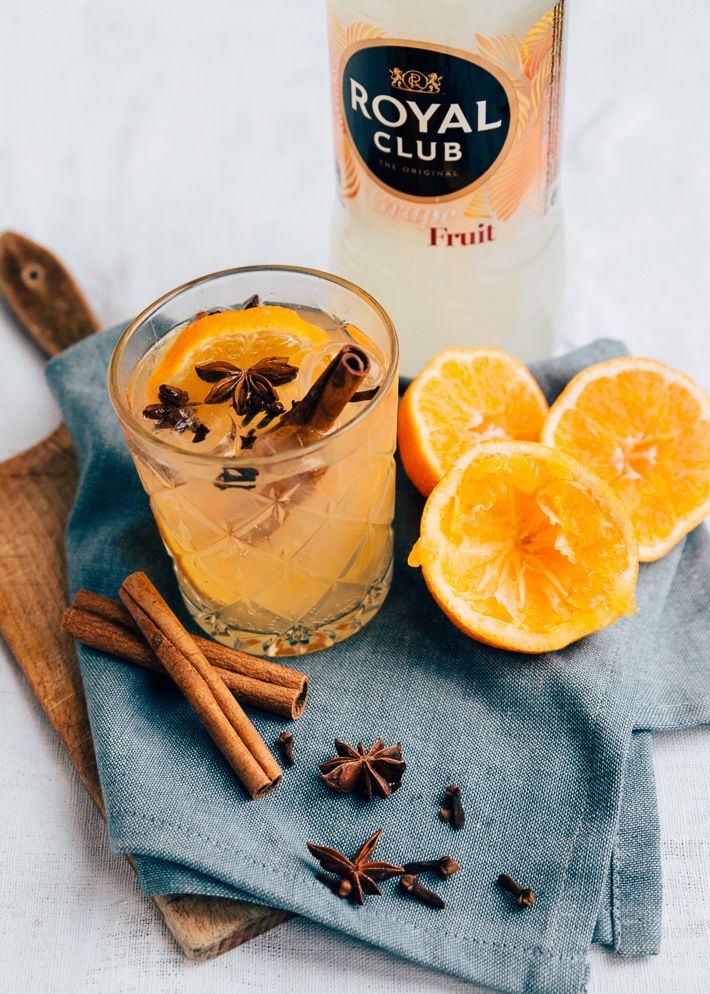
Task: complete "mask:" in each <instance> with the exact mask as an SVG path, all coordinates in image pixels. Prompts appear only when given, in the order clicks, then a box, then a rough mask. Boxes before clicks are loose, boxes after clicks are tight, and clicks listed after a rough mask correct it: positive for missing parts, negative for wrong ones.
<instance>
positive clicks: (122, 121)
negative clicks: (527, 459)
mask: <svg viewBox="0 0 710 994" xmlns="http://www.w3.org/2000/svg"><path fill="white" fill-rule="evenodd" d="M677 9H678V10H679V16H678V17H677V18H676V17H674V14H675V10H676V8H665V9H664V10H662V11H661V10H656V9H654V8H653V5H651V4H649V3H648V2H647V0H646V2H642V0H626V2H625V3H623V4H619V3H618V2H617V0H594V2H593V3H591V2H589V3H586V4H582V3H581V2H574V3H573V9H572V12H571V18H570V44H569V60H568V67H569V72H568V90H567V119H566V140H565V146H566V148H565V167H564V190H565V197H566V202H567V207H568V222H569V269H570V273H569V279H568V304H567V308H566V318H565V325H564V341H563V343H562V344H564V345H569V344H578V343H583V342H586V341H588V340H589V339H591V338H594V337H596V336H599V335H614V336H619V337H623V338H625V339H626V341H627V342H628V343H629V345H630V346H631V348H632V349H633V350H634V351H637V352H640V353H643V354H647V355H651V356H656V357H658V358H662V359H665V360H667V361H669V362H671V363H673V364H675V365H677V366H678V367H680V368H681V369H685V370H687V371H689V372H691V373H692V374H694V375H695V376H696V378H697V379H698V380H699V381H700V382H701V383H703V385H704V386H705V387H706V388H710V347H709V346H708V317H707V307H706V295H707V284H708V275H709V271H710V267H709V263H710V223H709V222H710V201H709V197H708V184H707V175H708V169H707V160H708V155H709V154H710V137H709V135H710V132H708V126H707V119H708V114H709V113H710V100H709V99H708V95H709V92H710V91H709V88H708V83H707V68H706V56H707V45H706V40H707V38H708V37H710V5H708V4H707V3H705V2H704V0H686V3H684V4H683V5H682V7H680V8H677ZM0 38H2V58H1V59H0V84H1V86H0V89H1V92H2V103H1V105H0V106H2V116H1V117H0V121H1V122H2V134H1V136H0V225H2V227H9V228H15V229H17V230H19V231H22V232H24V233H26V234H28V235H29V236H30V237H33V238H35V239H37V240H39V241H41V242H43V243H45V244H46V245H48V246H49V247H51V248H53V249H54V250H55V251H57V252H58V253H59V254H60V255H61V257H62V258H63V259H64V260H65V261H66V262H67V264H68V265H69V266H70V268H71V269H72V270H73V272H74V273H75V274H76V276H77V278H78V279H79V281H80V282H81V283H82V285H83V286H84V288H85V290H86V292H87V294H88V296H89V298H90V300H91V301H92V303H93V305H94V307H95V309H96V311H97V312H98V314H99V316H100V317H101V319H102V321H104V322H105V323H107V324H108V323H111V322H115V321H118V320H120V319H122V318H124V317H125V316H127V315H130V314H132V313H134V312H136V311H137V310H138V309H139V308H141V307H142V306H143V305H145V304H146V303H148V302H149V301H151V300H152V299H154V298H155V297H156V296H158V294H160V293H161V292H163V291H164V290H166V289H168V288H170V287H172V286H175V285H177V284H178V283H180V282H182V281H183V280H185V279H187V278H190V277H192V276H195V275H198V274H200V273H205V272H209V271H211V270H214V269H218V268H222V267H225V266H229V265H236V264H241V263H247V262H267V261H269V262H274V261H276V262H292V263H301V264H306V265H309V264H310V265H319V266H324V267H327V236H328V212H329V203H330V198H331V196H332V194H333V180H332V163H331V147H330V134H329V132H330V119H329V106H328V87H327V75H326V54H325V53H326V46H325V28H324V12H323V3H322V0H297V2H293V0H291V2H289V0H262V2H261V3H259V4H254V3H252V2H246V0H212V2H211V3H201V4H196V3H191V2H188V0H173V2H172V3H170V4H167V3H162V2H159V0H122V2H118V0H103V2H102V3H97V2H95V0H93V2H92V0H64V2H62V3H56V2H53V0H27V2H25V3H22V4H20V3H13V4H11V3H5V4H3V5H2V7H1V9H0ZM0 337H1V341H2V362H0V415H1V417H2V420H1V421H0V423H1V424H2V429H0V457H5V456H8V455H11V454H13V453H15V452H18V451H20V450H21V449H23V448H25V447H26V446H27V445H29V444H31V443H33V442H36V441H38V440H39V439H40V438H41V437H42V436H43V435H44V434H45V433H46V432H47V431H48V430H49V429H51V428H52V427H54V425H55V424H56V423H57V422H58V420H59V418H58V413H57V409H56V406H55V405H54V403H53V401H52V399H51V398H50V396H49V393H48V391H47V389H46V387H45V385H44V381H43V376H42V360H41V358H40V356H39V355H38V353H37V351H36V350H35V349H34V347H32V346H31V345H30V344H28V343H27V342H26V341H23V340H22V338H21V337H19V335H18V334H17V332H16V329H15V327H14V325H13V323H12V321H11V320H10V318H9V316H8V314H7V312H6V311H5V310H4V309H2V308H1V307H0ZM0 655H2V656H4V657H7V652H6V651H5V650H4V647H0ZM655 749H656V773H657V778H658V790H659V795H660V810H661V822H662V832H663V869H664V885H665V901H664V944H663V951H662V953H661V955H660V956H659V957H650V958H647V959H643V960H626V961H623V960H620V959H618V958H616V957H613V956H611V955H609V954H607V953H606V952H604V951H601V950H599V949H595V950H593V952H592V956H591V963H592V978H591V983H590V988H589V990H590V994H600V992H605V994H617V992H618V994H621V992H624V994H649V992H650V994H680V992H682V994H707V992H708V991H709V990H710V787H709V784H708V776H709V774H708V771H709V770H710V733H708V731H707V730H706V729H704V730H693V731H689V732H685V733H682V734H675V735H670V734H667V735H659V736H657V737H656V739H655ZM0 755H1V756H2V759H1V760H0V783H1V785H2V816H1V817H0V949H2V953H1V954H0V955H1V965H0V976H1V977H2V980H1V981H0V987H1V988H2V989H3V990H6V991H8V992H13V994H30V992H32V994H77V992H80V991H81V992H83V991H97V992H98V991H100V992H102V994H132V992H136V994H137V992H140V994H153V992H155V994H157V992H161V994H166V992H167V994H177V992H180V994H183V992H185V994H188V992H190V994H192V992H198V991H205V992H207V991H209V992H210V994H221V992H225V994H226V992H230V994H232V992H234V991H240V992H241V991H245V992H246V991H253V992H269V994H271V992H281V991H289V992H291V994H297V992H301V991H315V992H331V991H337V992H343V994H356V992H361V991H365V990H370V989H373V988H374V989H377V990H378V991H379V992H382V994H412V992H438V991H450V992H453V991H459V990H461V991H463V990H464V986H465V985H463V984H462V983H458V982H456V981H454V980H452V979H450V978H448V977H444V976H441V975H437V974H435V973H433V972H429V971H427V970H424V969H421V968H418V967H415V966H412V965H410V964H408V963H405V962H402V961H400V960H397V959H395V958H394V957H391V956H389V955H387V954H384V953H381V952H377V951H374V950H371V949H368V948H367V947H365V946H363V945H361V944H359V943H356V942H354V941H351V940H348V939H343V938H341V937H336V936H335V935H334V934H332V933H330V932H328V931H327V930H325V929H323V928H321V927H319V926H316V925H313V924H311V923H308V922H306V921H294V922H291V923H288V924H286V925H284V926H282V927H281V928H278V929H276V930H275V931H273V932H270V933H268V934H267V935H265V936H262V937H261V938H258V939H256V940H255V941H253V942H250V943H248V944H247V945H245V946H242V947H241V948H239V949H238V950H235V951H233V952H231V953H229V954H227V955H226V956H223V957H220V958H219V959H217V960H215V961H213V962H211V963H208V964H199V965H198V964H194V963H189V962H187V961H186V960H185V959H184V958H183V957H182V955H181V954H180V953H179V951H178V950H177V948H176V947H175V945H174V943H173V941H172V939H171V937H170V935H169V933H168V932H167V930H166V929H165V927H164V925H163V924H162V921H161V919H160V917H159V915H158V914H157V913H156V911H155V910H154V908H153V906H152V905H151V903H150V902H149V901H146V900H145V899H144V898H143V897H142V895H141V894H140V892H139V890H138V887H137V885H136V882H135V880H134V877H133V875H132V873H131V871H130V869H129V868H128V866H127V864H126V862H125V860H124V859H123V858H121V857H118V856H115V855H113V854H112V853H111V852H110V851H109V848H108V845H107V842H106V835H105V831H104V826H103V824H102V822H101V820H100V819H99V817H98V815H97V814H96V812H95V811H94V809H93V807H92V805H91V803H90V802H89V800H88V798H87V796H86V794H85V792H84V790H83V788H82V787H81V785H80V783H79V781H78V779H77V777H76V775H75V774H74V772H73V771H72V769H71V767H70V765H69V763H68V761H67V760H66V758H65V756H64V754H63V752H62V751H61V749H60V747H59V745H58V743H57V741H56V739H55V738H54V735H53V733H52V731H51V729H50V728H49V726H48V724H47V722H46V721H45V720H44V718H43V717H42V715H41V714H40V712H39V709H38V707H37V705H36V704H35V702H34V700H33V698H32V696H31V694H30V693H29V692H28V690H27V687H26V686H25V684H24V682H23V679H22V677H21V676H20V675H19V673H18V671H17V670H16V669H15V667H14V665H13V664H12V662H11V660H10V659H9V658H3V659H0ZM468 989H473V988H468Z"/></svg>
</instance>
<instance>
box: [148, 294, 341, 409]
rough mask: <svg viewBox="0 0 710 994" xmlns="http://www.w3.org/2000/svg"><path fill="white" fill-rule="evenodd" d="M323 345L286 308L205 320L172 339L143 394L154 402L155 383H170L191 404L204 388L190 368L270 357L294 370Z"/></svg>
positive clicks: (320, 336)
mask: <svg viewBox="0 0 710 994" xmlns="http://www.w3.org/2000/svg"><path fill="white" fill-rule="evenodd" d="M329 340H330V339H329V336H328V334H327V333H326V332H325V331H324V330H323V329H322V328H319V327H318V325H316V324H313V323H312V322H310V321H306V320H305V319H304V318H302V317H301V316H300V315H299V314H297V313H296V311H293V310H291V309H290V308H288V307H279V306H277V305H271V304H265V305H262V306H260V307H249V308H246V309H245V310H228V311H219V312H217V313H216V314H206V315H204V316H203V317H200V318H198V319H197V320H196V321H193V322H192V323H191V324H189V325H186V326H185V327H184V328H183V329H181V330H180V331H179V332H178V333H177V334H176V336H175V340H174V341H173V342H172V344H171V345H170V346H169V347H168V348H166V349H165V351H164V353H163V354H162V356H161V358H160V361H159V362H158V365H157V366H156V368H155V369H154V370H153V372H152V373H151V376H150V378H149V380H148V384H147V394H148V395H149V397H150V398H154V396H155V395H156V394H157V392H158V387H159V386H160V384H161V383H170V384H172V385H173V386H177V387H180V388H181V389H183V390H187V392H188V394H189V395H190V398H191V399H193V400H202V399H203V397H204V395H205V394H206V393H207V391H208V389H209V385H208V384H205V383H204V382H203V381H202V380H200V378H199V377H198V376H197V374H196V373H195V366H198V365H200V364H202V363H205V362H209V361H211V360H215V359H219V360H223V361H227V362H233V363H234V364H235V365H238V366H240V367H241V368H246V367H247V366H251V365H253V364H254V363H255V362H258V360H259V359H266V358H268V357H270V356H278V357H286V358H288V359H289V361H290V362H292V363H293V364H294V365H300V362H301V359H302V358H303V356H304V355H305V353H306V352H308V351H309V350H311V349H312V348H313V347H314V346H318V345H326V344H327V343H328V342H329Z"/></svg>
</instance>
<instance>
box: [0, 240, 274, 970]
mask: <svg viewBox="0 0 710 994" xmlns="http://www.w3.org/2000/svg"><path fill="white" fill-rule="evenodd" d="M0 288H1V289H2V291H3V292H4V295H5V297H6V298H7V301H8V303H9V304H10V305H11V307H12V308H13V310H14V311H15V313H16V315H17V316H18V318H19V319H20V321H21V322H22V324H23V325H24V326H25V328H26V330H27V331H29V333H30V334H31V335H32V337H33V338H34V339H35V341H36V342H37V343H38V344H39V345H40V347H41V348H42V349H43V351H44V352H45V353H46V354H47V355H55V354H56V353H57V352H60V351H61V350H62V349H63V348H66V347H67V346H68V345H70V344H72V343H73V342H75V341H78V340H79V339H80V338H83V337H85V336H86V335H88V334H92V333H93V332H94V331H96V330H97V329H98V322H97V320H96V318H95V317H94V315H93V313H92V312H91V310H90V308H89V307H88V305H87V304H86V301H85V300H84V297H83V295H82V294H81V291H80V290H79V288H78V287H77V285H76V284H75V283H74V281H73V280H72V278H71V276H70V275H69V274H68V273H67V271H66V270H65V269H64V267H63V266H62V265H61V264H60V263H59V262H58V260H57V259H56V258H55V257H54V256H53V255H52V254H51V253H49V252H47V250H46V249H43V248H42V247H41V246H39V245H36V244H34V243H33V242H30V241H29V240H28V239H25V238H23V237H22V236H20V235H14V234H12V233H9V232H6V233H5V234H4V235H3V236H2V237H1V238H0ZM77 480H78V472H77V464H76V457H75V454H74V450H73V448H72V443H71V438H70V437H69V433H68V432H67V430H66V428H65V427H64V426H61V427H59V428H58V429H57V430H56V431H55V432H53V433H52V434H51V435H50V436H49V437H48V438H45V439H44V441H42V442H40V443H39V445H36V446H34V447H33V448H31V449H29V450H28V451H26V452H23V453H21V454H20V455H18V456H15V457H13V458H12V459H9V460H7V461H6V462H3V463H0V632H1V633H2V635H3V637H4V639H5V642H6V643H7V645H8V647H9V648H10V650H11V652H12V654H13V655H14V657H15V659H16V660H17V663H18V665H19V667H20V669H21V670H22V672H23V673H24V675H25V677H26V679H27V683H28V684H29V687H30V689H31V690H32V692H33V693H34V695H35V697H36V698H37V700H38V701H39V703H40V705H41V707H42V709H43V711H44V712H45V714H46V715H47V718H48V719H49V721H50V723H51V725H52V727H53V728H54V730H55V732H56V733H57V735H58V736H59V740H60V742H61V743H62V746H63V747H64V749H65V750H66V753H67V755H68V756H69V759H70V760H71V763H72V765H73V766H74V769H75V770H76V771H77V773H78V774H79V776H80V777H81V780H82V782H83V784H84V786H85V787H86V789H87V790H88V792H89V794H90V796H91V798H92V800H93V801H94V803H95V804H96V806H97V807H98V809H99V811H100V812H101V814H102V815H103V814H104V806H103V798H102V796H101V787H100V785H99V779H98V774H97V771H96V759H95V756H94V746H93V742H92V739H91V730H90V728H89V721H88V716H87V712H86V703H85V700H84V692H83V688H82V684H81V677H80V674H79V668H78V664H77V661H76V656H75V654H74V649H73V647H72V645H71V644H70V643H69V642H68V641H67V640H66V639H65V638H64V636H63V635H62V634H61V630H60V621H61V616H62V611H63V610H64V607H65V606H66V603H67V584H66V562H65V558H64V529H65V526H66V522H67V518H68V515H69V511H70V509H71V506H72V503H73V501H74V494H75V492H76V487H77ZM39 605H42V623H41V624H38V623H37V622H38V616H37V609H38V607H39ZM128 858H129V860H130V857H128ZM153 901H154V902H155V904H156V905H157V907H158V909H159V910H160V912H161V914H162V915H163V918H164V919H165V923H166V925H167V926H168V928H169V929H170V931H171V932H172V933H173V935H174V936H175V939H176V940H177V942H178V944H179V945H180V947H181V948H182V950H183V951H184V952H185V954H186V955H187V956H189V957H190V959H199V960H203V959H211V958H212V957H214V956H219V955H220V953H224V952H227V950H229V949H233V948H234V947H235V946H238V945H240V944H241V943H242V942H247V941H248V940H249V939H253V938H254V937H255V936H257V935H260V934H261V933H262V932H266V931H267V930H268V929H270V928H274V927H275V926H276V925H279V924H281V922H284V921H286V919H287V918H289V917H291V916H290V914H289V913H288V912H286V911H279V910H277V909H274V908H265V907H263V906H261V905H258V904H252V903H251V902H247V901H234V900H231V899H228V898H208V897H192V896H190V895H184V894H182V895H181V894H170V895H165V896H160V897H154V898H153Z"/></svg>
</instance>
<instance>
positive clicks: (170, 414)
mask: <svg viewBox="0 0 710 994" xmlns="http://www.w3.org/2000/svg"><path fill="white" fill-rule="evenodd" d="M143 417H144V418H149V419H150V420H151V421H155V422H157V424H156V426H155V427H156V428H158V429H160V428H172V429H173V431H180V432H183V431H191V432H192V435H193V438H192V441H193V442H202V441H204V439H205V438H206V437H207V435H208V434H209V428H208V427H207V425H204V424H203V423H202V422H201V421H200V420H199V419H198V418H197V415H196V414H195V409H194V407H193V406H192V404H191V403H190V398H189V396H188V394H187V391H186V390H181V389H180V387H173V386H170V384H169V383H162V384H161V385H160V386H159V387H158V403H157V404H148V406H147V407H146V408H144V409H143Z"/></svg>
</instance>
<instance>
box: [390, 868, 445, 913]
mask: <svg viewBox="0 0 710 994" xmlns="http://www.w3.org/2000/svg"><path fill="white" fill-rule="evenodd" d="M399 889H400V890H401V891H402V893H403V894H408V895H409V896H410V897H413V898H414V899H415V900H417V901H420V902H421V903H422V904H427V905H428V906H429V907H430V908H440V909H441V908H445V907H446V901H444V900H443V899H442V898H441V897H439V895H438V894H436V893H434V891H433V890H429V888H428V887H425V886H424V885H423V884H420V883H419V877H417V876H416V875H415V874H413V873H405V874H404V875H403V876H402V877H400V880H399Z"/></svg>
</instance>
